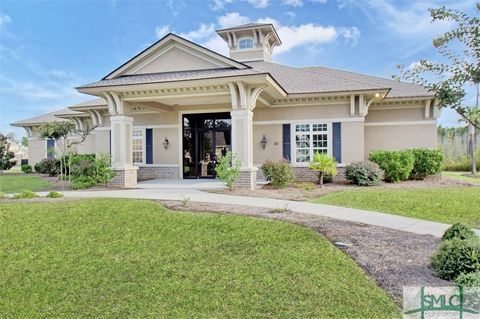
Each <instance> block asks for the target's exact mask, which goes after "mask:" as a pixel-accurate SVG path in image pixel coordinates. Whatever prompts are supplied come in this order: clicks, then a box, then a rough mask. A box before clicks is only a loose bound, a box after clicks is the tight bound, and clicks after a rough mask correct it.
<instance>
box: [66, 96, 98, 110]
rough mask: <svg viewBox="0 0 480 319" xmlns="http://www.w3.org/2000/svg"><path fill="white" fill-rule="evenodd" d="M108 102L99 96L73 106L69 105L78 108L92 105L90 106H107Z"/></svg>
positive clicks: (70, 107)
mask: <svg viewBox="0 0 480 319" xmlns="http://www.w3.org/2000/svg"><path fill="white" fill-rule="evenodd" d="M106 105H107V102H105V100H104V99H102V98H98V99H93V100H88V101H85V102H82V103H78V104H75V105H72V106H69V107H68V108H69V109H76V108H85V107H90V106H106Z"/></svg>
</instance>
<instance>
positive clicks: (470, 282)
mask: <svg viewBox="0 0 480 319" xmlns="http://www.w3.org/2000/svg"><path fill="white" fill-rule="evenodd" d="M455 283H456V284H457V285H458V286H461V287H475V288H480V272H479V271H477V272H472V273H469V274H461V275H460V276H458V277H457V279H455Z"/></svg>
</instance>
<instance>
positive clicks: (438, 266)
mask: <svg viewBox="0 0 480 319" xmlns="http://www.w3.org/2000/svg"><path fill="white" fill-rule="evenodd" d="M432 267H433V269H434V270H435V273H436V274H437V276H438V277H440V278H443V279H447V280H453V279H455V278H457V277H458V276H459V275H460V274H468V273H472V272H476V271H480V241H479V240H478V238H471V239H460V238H453V239H450V240H446V241H444V242H442V244H441V245H440V247H439V248H438V250H437V252H436V253H435V255H434V256H433V257H432Z"/></svg>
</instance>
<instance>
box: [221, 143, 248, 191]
mask: <svg viewBox="0 0 480 319" xmlns="http://www.w3.org/2000/svg"><path fill="white" fill-rule="evenodd" d="M241 165H242V164H241V163H240V161H239V160H237V159H236V158H235V156H234V155H233V154H232V152H228V153H227V154H225V155H224V156H222V157H220V158H219V159H218V161H217V165H216V167H215V172H216V173H217V177H218V179H220V180H221V181H223V182H225V184H227V187H228V188H229V189H230V190H233V183H235V181H236V180H237V178H238V176H240V167H241Z"/></svg>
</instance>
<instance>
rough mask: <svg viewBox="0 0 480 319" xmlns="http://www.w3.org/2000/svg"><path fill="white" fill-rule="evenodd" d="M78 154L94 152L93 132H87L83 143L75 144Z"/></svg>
mask: <svg viewBox="0 0 480 319" xmlns="http://www.w3.org/2000/svg"><path fill="white" fill-rule="evenodd" d="M77 152H78V153H79V154H95V134H89V135H88V136H87V137H86V138H85V141H83V143H80V144H78V145H77Z"/></svg>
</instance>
